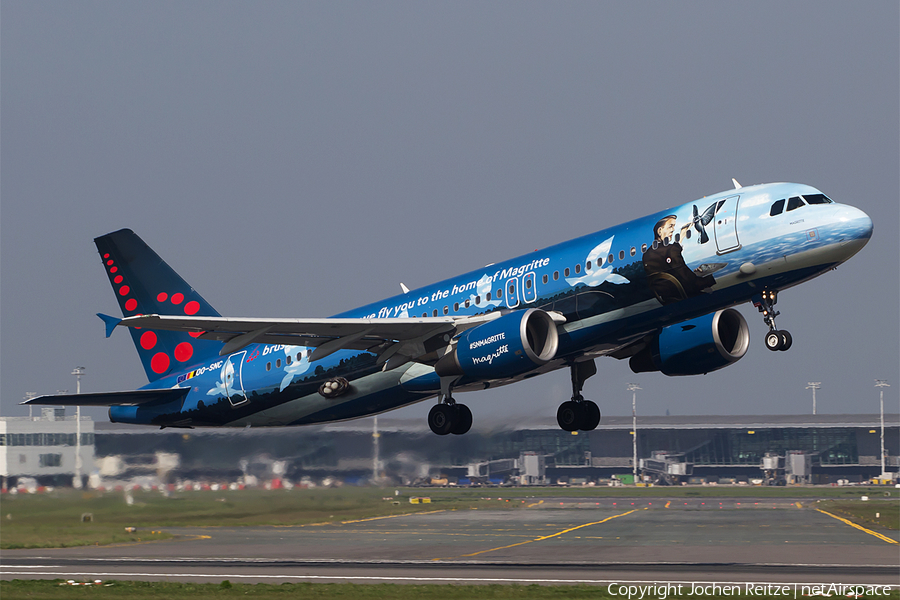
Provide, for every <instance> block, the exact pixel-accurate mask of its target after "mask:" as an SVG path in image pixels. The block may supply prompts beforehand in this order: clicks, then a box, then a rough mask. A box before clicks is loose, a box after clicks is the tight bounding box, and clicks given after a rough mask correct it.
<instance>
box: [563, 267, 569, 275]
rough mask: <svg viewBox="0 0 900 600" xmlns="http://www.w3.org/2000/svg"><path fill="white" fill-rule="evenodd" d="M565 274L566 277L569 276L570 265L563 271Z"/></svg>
mask: <svg viewBox="0 0 900 600" xmlns="http://www.w3.org/2000/svg"><path fill="white" fill-rule="evenodd" d="M563 276H565V277H568V276H569V267H566V268H565V270H564V271H563Z"/></svg>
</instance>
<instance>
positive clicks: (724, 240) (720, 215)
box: [713, 196, 741, 254]
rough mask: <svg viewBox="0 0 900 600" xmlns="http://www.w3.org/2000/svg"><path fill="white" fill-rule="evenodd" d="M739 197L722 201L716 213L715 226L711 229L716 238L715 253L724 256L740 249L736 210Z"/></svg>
mask: <svg viewBox="0 0 900 600" xmlns="http://www.w3.org/2000/svg"><path fill="white" fill-rule="evenodd" d="M739 199H740V196H731V197H729V198H726V199H725V200H723V201H722V202H723V204H722V206H720V207H719V210H717V211H716V216H715V220H716V225H715V228H714V229H713V231H714V233H715V236H716V253H717V254H725V253H726V252H733V251H734V250H738V249H739V248H740V247H741V242H740V240H739V239H738V233H737V210H738V200H739Z"/></svg>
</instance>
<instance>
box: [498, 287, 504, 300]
mask: <svg viewBox="0 0 900 600" xmlns="http://www.w3.org/2000/svg"><path fill="white" fill-rule="evenodd" d="M502 297H503V288H500V289H499V290H497V300H499V299H500V298H502Z"/></svg>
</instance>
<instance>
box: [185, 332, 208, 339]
mask: <svg viewBox="0 0 900 600" xmlns="http://www.w3.org/2000/svg"><path fill="white" fill-rule="evenodd" d="M204 333H206V332H205V331H190V332H188V335H189V336H191V337H192V338H198V337H200V336H201V335H203V334H204Z"/></svg>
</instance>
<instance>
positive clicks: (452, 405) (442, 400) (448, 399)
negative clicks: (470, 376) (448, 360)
mask: <svg viewBox="0 0 900 600" xmlns="http://www.w3.org/2000/svg"><path fill="white" fill-rule="evenodd" d="M456 379H457V378H456V377H441V393H440V394H438V403H437V404H435V405H434V406H432V407H431V410H430V411H428V427H430V428H431V431H433V432H434V433H436V434H438V435H447V434H448V433H452V434H453V435H462V434H464V433H466V432H467V431H469V429H471V428H472V411H471V410H469V407H468V406H466V405H465V404H457V403H456V400H454V399H453V396H452V395H451V390H452V386H453V382H454V381H455V380H456Z"/></svg>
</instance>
